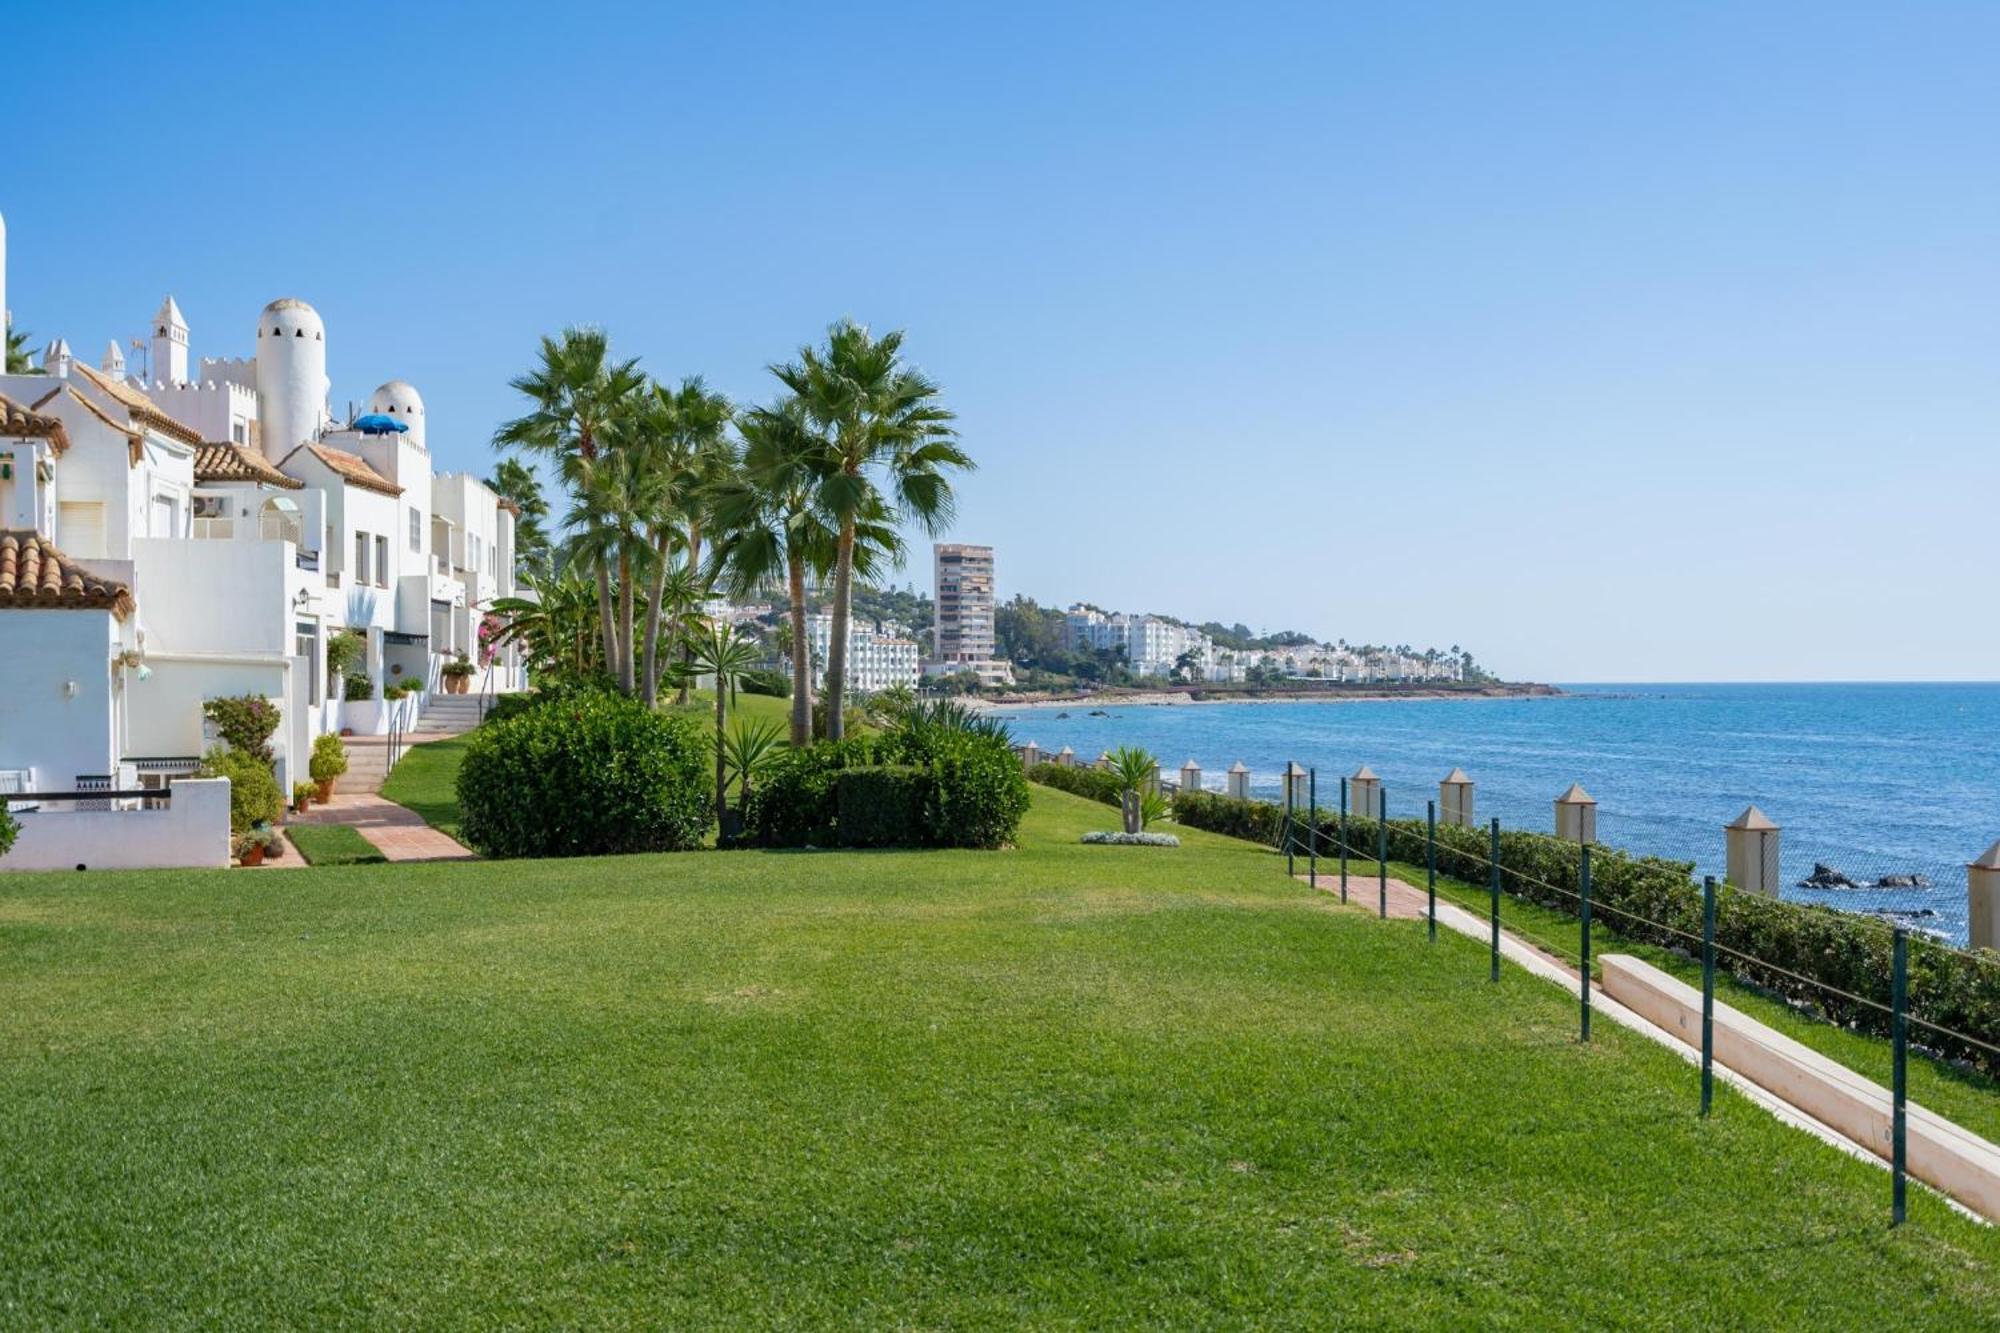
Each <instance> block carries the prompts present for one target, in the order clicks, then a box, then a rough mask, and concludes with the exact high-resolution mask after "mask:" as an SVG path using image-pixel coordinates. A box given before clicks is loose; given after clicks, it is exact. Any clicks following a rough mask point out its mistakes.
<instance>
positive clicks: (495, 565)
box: [486, 546, 500, 579]
mask: <svg viewBox="0 0 2000 1333" xmlns="http://www.w3.org/2000/svg"><path fill="white" fill-rule="evenodd" d="M486 572H487V573H488V574H490V575H492V576H493V577H494V578H496V579H497V578H499V577H500V548H499V547H497V546H488V547H487V548H486Z"/></svg>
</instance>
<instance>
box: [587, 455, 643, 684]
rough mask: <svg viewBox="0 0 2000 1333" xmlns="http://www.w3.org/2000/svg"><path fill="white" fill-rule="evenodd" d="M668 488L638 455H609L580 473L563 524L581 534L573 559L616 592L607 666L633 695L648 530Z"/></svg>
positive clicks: (608, 639)
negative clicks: (638, 597) (639, 598)
mask: <svg viewBox="0 0 2000 1333" xmlns="http://www.w3.org/2000/svg"><path fill="white" fill-rule="evenodd" d="M665 485H666V482H665V479H664V478H663V477H662V475H661V474H660V473H659V472H658V471H656V470H654V469H652V468H650V467H647V466H646V463H645V459H644V458H643V456H641V455H639V454H637V453H635V452H634V451H631V450H619V451H617V452H615V453H610V454H606V455H605V456H604V457H603V458H601V459H600V460H599V461H598V463H597V464H596V466H594V467H592V468H590V469H589V470H588V471H587V472H579V474H578V477H577V486H576V502H575V504H573V505H572V506H571V508H570V511H569V513H568V514H567V515H565V517H564V520H563V521H564V523H565V524H566V525H568V526H569V527H570V528H572V529H573V530H575V532H576V536H575V537H574V538H573V539H572V541H571V543H570V551H571V554H572V556H573V557H574V558H579V559H582V560H584V561H585V562H587V563H588V564H590V565H591V566H592V567H594V568H595V569H596V571H597V574H598V582H599V586H600V587H608V588H615V589H616V592H617V619H616V622H615V624H614V626H613V628H612V632H611V634H610V635H609V636H608V638H607V640H606V643H607V650H606V663H607V669H608V670H609V671H610V672H611V673H612V674H613V675H614V676H616V677H617V680H618V687H619V688H620V689H621V690H623V691H624V692H625V693H627V694H631V693H632V692H633V689H634V677H633V671H634V656H633V651H632V650H633V646H634V645H633V636H632V629H633V623H634V618H635V597H636V593H637V584H638V578H639V575H640V573H641V572H642V571H643V570H644V569H645V568H646V566H647V565H648V564H649V562H650V561H651V558H652V550H653V548H652V544H651V542H650V540H649V536H648V528H649V524H650V521H651V515H653V514H654V513H656V512H657V511H658V509H659V508H660V506H661V505H663V504H664V503H666V501H665V499H664V498H663V495H662V492H663V490H664V488H665ZM614 569H615V570H616V576H615V577H613V575H612V571H613V570H614Z"/></svg>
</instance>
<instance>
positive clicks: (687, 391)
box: [629, 375, 736, 703]
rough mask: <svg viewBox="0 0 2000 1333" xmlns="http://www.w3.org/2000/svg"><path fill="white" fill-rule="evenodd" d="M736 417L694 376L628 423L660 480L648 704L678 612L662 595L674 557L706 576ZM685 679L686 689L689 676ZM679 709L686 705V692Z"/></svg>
mask: <svg viewBox="0 0 2000 1333" xmlns="http://www.w3.org/2000/svg"><path fill="white" fill-rule="evenodd" d="M735 415H736V409H735V408H734V407H733V406H732V405H731V404H730V402H729V400H728V399H727V398H725V397H723V396H722V395H721V394H719V393H711V392H710V391H709V389H708V387H707V385H706V384H704V383H703V381H702V379H701V377H700V376H699V375H692V376H689V377H688V378H686V379H684V380H682V381H681V383H680V387H679V388H678V389H669V388H668V387H667V386H666V385H664V384H654V385H652V386H651V389H650V391H649V392H648V393H647V394H646V395H645V396H644V397H643V398H642V399H641V400H640V402H639V404H638V405H637V406H636V407H635V409H634V411H633V413H632V415H631V417H630V419H629V424H630V431H631V434H632V436H633V437H634V438H633V443H634V446H635V447H637V448H641V449H643V450H644V452H645V454H646V458H647V465H648V467H649V468H652V469H655V470H657V471H658V472H659V474H660V477H659V481H658V489H657V491H656V492H655V495H654V497H653V498H654V501H655V506H654V508H653V510H652V511H651V514H650V521H649V524H648V526H649V528H650V529H651V533H652V539H653V549H654V555H655V557H656V558H655V561H654V564H653V581H654V586H653V595H652V597H651V598H650V599H649V600H648V605H647V612H646V648H645V659H646V660H645V668H644V682H645V693H646V701H647V702H648V703H651V702H653V701H654V699H655V697H656V695H657V691H658V680H659V648H660V642H661V634H660V630H661V624H662V619H663V617H664V615H665V613H666V608H668V607H670V606H672V605H673V603H672V602H671V601H670V600H669V599H668V598H667V597H666V596H665V589H664V587H663V584H664V581H665V580H666V578H667V570H668V568H669V567H670V566H671V565H672V555H673V552H674V550H676V549H678V550H680V551H681V553H682V560H681V563H680V568H682V569H684V570H686V571H688V572H689V574H690V575H691V576H692V575H693V574H694V572H695V571H698V570H699V569H700V568H701V548H702V540H703V537H704V525H705V524H706V523H707V521H708V509H709V496H710V493H711V492H712V491H713V490H714V489H715V488H716V487H717V486H718V485H720V484H721V483H722V482H723V480H724V479H726V478H727V477H729V476H730V475H731V474H732V473H733V472H734V471H735V468H736V449H735V446H734V445H733V444H732V443H731V442H730V440H729V425H730V422H731V421H733V420H734V419H735ZM707 582H708V581H707V580H703V581H702V586H701V588H700V595H699V596H697V597H696V598H695V600H696V601H697V602H700V601H701V600H703V599H705V598H706V596H707V591H708V589H707ZM683 661H685V655H683ZM682 679H683V681H685V679H686V678H685V675H683V677H682ZM679 701H680V702H681V703H686V702H687V689H686V685H685V684H683V685H682V687H681V695H680V700H679Z"/></svg>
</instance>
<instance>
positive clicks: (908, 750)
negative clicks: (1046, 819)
mask: <svg viewBox="0 0 2000 1333" xmlns="http://www.w3.org/2000/svg"><path fill="white" fill-rule="evenodd" d="M872 765H890V766H896V767H903V768H913V769H919V770H922V772H923V775H924V778H923V782H922V795H923V800H922V804H921V807H920V810H919V816H918V823H917V828H916V834H915V842H914V843H913V844H909V845H915V846H922V847H978V848H995V847H1001V846H1005V845H1006V844H1007V843H1009V842H1011V841H1012V840H1013V837H1014V833H1015V831H1016V830H1017V829H1019V828H1020V825H1021V816H1022V815H1024V814H1026V813H1027V809H1028V783H1027V779H1026V778H1024V777H1023V776H1022V775H1021V765H1020V762H1019V761H1018V760H1017V759H1015V758H1014V753H1013V751H1012V750H1010V749H1009V748H1008V746H1007V743H1006V741H1005V740H1004V739H1003V738H999V737H995V736H991V735H986V734H982V733H980V732H964V731H954V730H949V729H944V728H922V729H918V730H915V731H909V732H898V733H891V734H890V735H887V736H879V737H857V738H853V739H849V740H843V741H840V742H838V743H832V742H826V741H822V742H820V743H819V744H816V745H811V746H806V747H804V748H801V749H791V750H785V751H782V752H781V753H780V754H779V755H778V756H777V758H776V759H775V760H774V761H773V763H772V765H771V771H770V772H769V773H768V774H766V775H764V776H763V777H762V778H760V779H759V782H760V785H759V786H758V788H757V790H756V792H755V793H754V794H753V795H752V796H751V798H750V802H749V807H748V809H747V810H746V811H745V832H746V834H747V836H748V838H749V840H750V841H751V842H754V843H757V844H759V845H760V846H764V847H833V846H838V845H839V844H840V841H841V827H840V795H839V780H840V775H841V774H842V773H844V772H846V771H848V770H851V769H857V768H865V767H869V766H872Z"/></svg>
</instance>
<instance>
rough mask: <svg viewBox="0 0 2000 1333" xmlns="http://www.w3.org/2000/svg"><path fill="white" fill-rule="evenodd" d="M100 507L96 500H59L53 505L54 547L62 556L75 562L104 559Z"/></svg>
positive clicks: (102, 511)
mask: <svg viewBox="0 0 2000 1333" xmlns="http://www.w3.org/2000/svg"><path fill="white" fill-rule="evenodd" d="M104 541H105V538H104V504H103V502H102V501H98V500H60V501H57V503H56V545H57V546H58V547H59V548H61V550H62V553H63V554H64V555H73V556H75V557H76V558H77V559H79V560H89V559H91V558H92V557H95V558H97V559H99V560H102V559H104V558H105V556H106V555H108V554H109V552H108V551H107V550H106V549H105V545H104Z"/></svg>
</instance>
